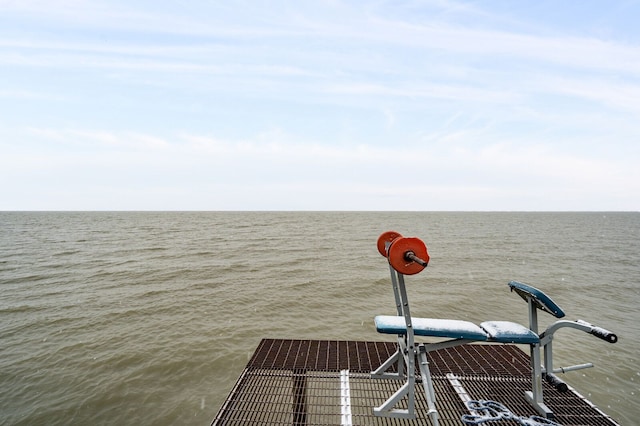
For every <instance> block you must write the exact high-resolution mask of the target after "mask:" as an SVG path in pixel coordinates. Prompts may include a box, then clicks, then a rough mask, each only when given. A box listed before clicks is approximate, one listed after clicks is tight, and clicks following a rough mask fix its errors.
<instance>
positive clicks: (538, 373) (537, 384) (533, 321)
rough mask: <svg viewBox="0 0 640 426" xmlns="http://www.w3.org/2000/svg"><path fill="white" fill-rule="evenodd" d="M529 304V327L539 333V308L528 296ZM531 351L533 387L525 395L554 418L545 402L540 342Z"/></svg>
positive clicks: (532, 345) (532, 346) (534, 405)
mask: <svg viewBox="0 0 640 426" xmlns="http://www.w3.org/2000/svg"><path fill="white" fill-rule="evenodd" d="M527 303H528V305H529V329H530V330H531V331H533V332H534V333H536V334H538V309H537V308H536V305H535V303H534V301H533V299H531V297H527ZM529 347H530V353H531V387H532V391H531V392H529V391H527V392H526V393H525V396H526V398H527V400H528V401H529V403H530V404H531V405H532V406H533V408H535V409H536V411H538V413H540V415H541V416H543V417H545V418H547V419H553V412H552V411H551V410H550V409H549V407H547V406H546V405H545V404H544V402H543V397H542V360H541V359H540V343H534V344H531V345H529Z"/></svg>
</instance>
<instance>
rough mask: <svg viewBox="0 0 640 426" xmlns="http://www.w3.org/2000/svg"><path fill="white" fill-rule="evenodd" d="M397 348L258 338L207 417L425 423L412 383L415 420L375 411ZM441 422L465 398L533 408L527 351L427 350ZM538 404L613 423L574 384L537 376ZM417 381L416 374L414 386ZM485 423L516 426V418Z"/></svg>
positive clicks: (391, 385)
mask: <svg viewBox="0 0 640 426" xmlns="http://www.w3.org/2000/svg"><path fill="white" fill-rule="evenodd" d="M396 350H397V343H396V342H384V341H379V342H365V341H337V340H291V339H263V340H262V341H261V342H260V344H259V345H258V347H257V348H256V350H255V352H254V354H253V356H252V357H251V359H250V360H249V362H248V363H247V366H246V367H245V369H244V370H243V371H242V373H241V374H240V377H239V378H238V380H237V382H236V384H235V386H234V387H233V389H232V390H231V392H230V393H229V395H228V397H227V399H226V401H225V402H224V403H223V405H222V407H221V408H220V411H219V412H218V414H217V415H216V417H215V419H214V420H213V422H212V423H211V425H212V426H222V425H431V423H430V420H429V418H428V416H427V410H428V407H427V401H426V399H425V396H424V393H423V392H421V391H420V389H416V392H415V395H416V410H415V411H416V419H414V420H406V419H394V418H388V417H378V416H375V415H374V414H373V407H375V406H377V405H379V404H381V403H383V402H384V401H385V399H387V398H388V397H389V396H390V395H391V394H393V393H394V392H395V390H396V389H397V388H398V381H397V380H393V379H372V378H371V376H370V373H371V371H373V370H375V369H376V368H378V367H379V366H380V365H381V364H382V363H383V362H384V361H385V360H386V359H388V358H389V357H390V356H391V355H392V354H393V353H394V352H395V351H396ZM429 368H430V370H431V376H432V378H433V384H434V387H435V391H436V394H437V400H436V406H437V409H438V413H439V421H440V425H446V426H449V425H462V424H463V422H462V421H461V417H462V416H463V415H466V414H469V413H470V411H469V409H468V408H467V406H466V405H465V402H464V401H465V400H468V399H471V400H493V401H497V402H499V403H501V404H503V405H504V406H505V407H508V409H509V410H510V411H511V412H512V413H514V415H516V416H520V417H522V418H529V417H531V416H535V415H537V413H536V411H535V410H534V409H533V408H532V406H531V405H530V404H529V403H528V402H527V400H526V398H525V396H524V393H525V391H527V390H530V389H531V386H532V385H531V362H530V359H529V355H527V354H526V353H525V352H523V350H521V349H520V348H519V347H518V346H516V345H511V344H500V345H496V344H491V345H489V344H482V343H478V344H475V343H474V344H468V345H461V346H455V347H451V348H444V349H438V350H435V351H433V352H430V353H429ZM543 386H544V395H545V403H546V404H547V405H548V406H549V407H550V408H551V409H552V410H553V412H554V414H555V418H554V422H556V423H558V424H561V425H563V426H571V425H602V426H619V425H618V423H616V422H615V421H614V420H613V419H612V418H610V417H609V416H607V415H606V414H605V413H604V412H602V411H601V410H600V409H598V408H597V407H595V406H594V405H593V404H592V403H591V402H589V401H588V400H587V399H586V398H584V397H583V396H581V395H580V394H579V393H578V392H576V391H575V390H574V389H573V388H571V387H569V390H568V391H567V392H559V391H557V390H556V389H555V388H553V387H552V386H551V385H549V384H548V383H546V382H545V383H543ZM417 387H422V384H421V383H420V374H417V376H416V388H417ZM486 424H488V425H493V424H496V425H498V424H499V425H517V424H521V423H519V422H517V421H515V420H500V421H497V422H488V423H486Z"/></svg>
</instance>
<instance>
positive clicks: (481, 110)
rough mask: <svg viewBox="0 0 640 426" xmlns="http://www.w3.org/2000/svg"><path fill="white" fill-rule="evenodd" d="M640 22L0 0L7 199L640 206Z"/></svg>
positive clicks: (635, 9)
mask: <svg viewBox="0 0 640 426" xmlns="http://www.w3.org/2000/svg"><path fill="white" fill-rule="evenodd" d="M638 19H640V2H639V1H623V0H612V1H592V0H559V1H558V0H552V1H551V0H538V1H533V0H531V1H511V0H492V1H462V0H461V1H458V0H452V1H449V0H422V1H418V0H416V1H411V0H407V1H405V0H389V1H384V0H380V1H355V0H354V1H347V0H327V1H323V0H313V1H311V0H310V1H300V0H291V1H279V0H274V1H258V0H256V1H252V0H224V1H201V0H193V1H189V2H184V1H157V0H153V1H151V0H149V1H146V0H141V1H136V0H133V1H132V0H126V1H121V0H109V1H98V0H0V183H1V185H0V210H5V211H6V210H83V211H84V210H215V211H236V210H287V211H289V210H294V211H298V210H341V211H344V210H355V211H362V210H367V211H397V210H400V211H640V29H639V27H638V25H637V22H638Z"/></svg>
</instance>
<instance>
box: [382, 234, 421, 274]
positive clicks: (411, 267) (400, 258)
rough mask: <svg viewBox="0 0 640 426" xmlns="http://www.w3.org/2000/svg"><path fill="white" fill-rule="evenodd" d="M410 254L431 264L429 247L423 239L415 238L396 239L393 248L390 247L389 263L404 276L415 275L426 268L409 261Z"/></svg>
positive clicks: (392, 244)
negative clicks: (408, 255) (407, 256)
mask: <svg viewBox="0 0 640 426" xmlns="http://www.w3.org/2000/svg"><path fill="white" fill-rule="evenodd" d="M409 252H411V253H413V254H414V255H415V256H416V257H418V258H420V259H422V260H423V261H424V262H427V263H428V262H429V253H428V252H427V246H426V245H425V244H424V243H423V242H422V240H421V239H419V238H415V237H410V238H404V237H400V238H396V239H395V240H393V242H392V243H391V247H389V263H390V264H391V266H392V267H393V269H395V270H396V271H398V272H400V273H401V274H404V275H414V274H417V273H418V272H420V271H422V270H423V269H424V268H425V266H423V265H421V264H419V263H417V262H414V261H413V260H411V259H407V258H406V255H407V253H409Z"/></svg>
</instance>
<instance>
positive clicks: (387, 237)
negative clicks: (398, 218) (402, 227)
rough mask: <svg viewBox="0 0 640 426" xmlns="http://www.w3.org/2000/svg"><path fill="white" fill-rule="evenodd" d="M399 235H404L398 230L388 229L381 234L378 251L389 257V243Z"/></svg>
mask: <svg viewBox="0 0 640 426" xmlns="http://www.w3.org/2000/svg"><path fill="white" fill-rule="evenodd" d="M398 237H402V235H401V234H399V233H398V232H396V231H387V232H383V233H382V234H380V236H379V237H378V251H379V252H380V254H381V255H383V256H384V257H387V243H390V242H392V241H393V240H395V239H396V238H398Z"/></svg>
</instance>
